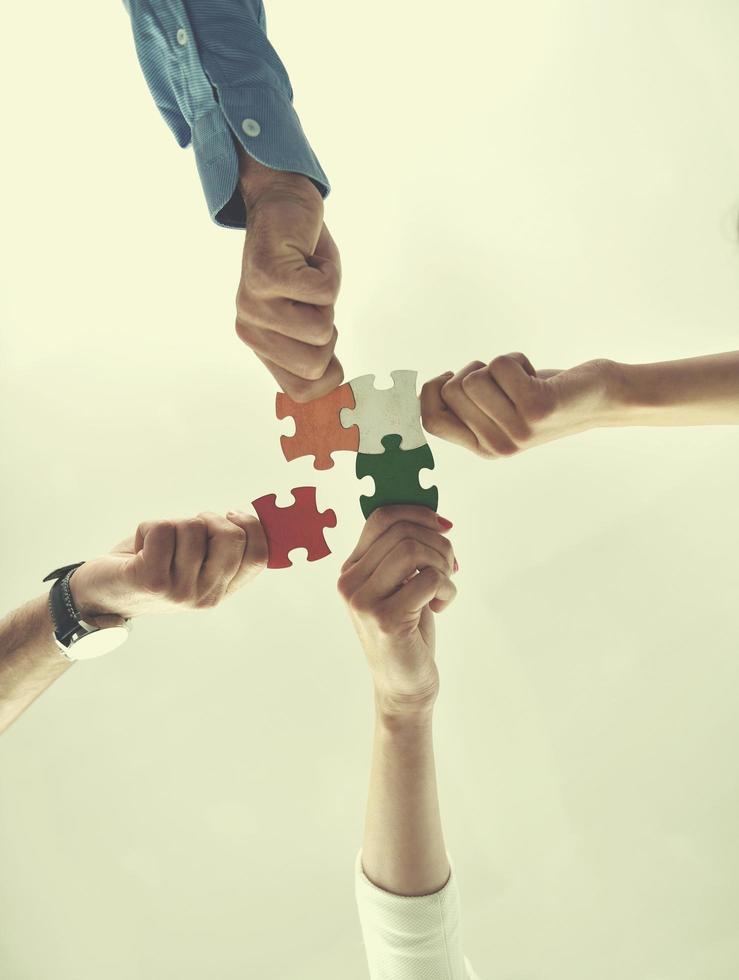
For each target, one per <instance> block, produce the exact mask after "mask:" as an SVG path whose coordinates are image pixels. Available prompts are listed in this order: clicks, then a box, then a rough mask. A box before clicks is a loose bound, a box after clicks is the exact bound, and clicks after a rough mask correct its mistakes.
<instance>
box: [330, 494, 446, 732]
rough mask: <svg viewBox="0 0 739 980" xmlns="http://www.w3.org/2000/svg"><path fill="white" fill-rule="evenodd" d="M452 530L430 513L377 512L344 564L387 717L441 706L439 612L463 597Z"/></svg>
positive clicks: (345, 589)
mask: <svg viewBox="0 0 739 980" xmlns="http://www.w3.org/2000/svg"><path fill="white" fill-rule="evenodd" d="M451 526H452V525H451V523H450V522H449V521H447V520H445V519H444V518H443V517H439V516H438V515H437V514H435V513H434V512H433V511H432V510H429V509H428V508H427V507H409V506H401V505H397V506H392V507H381V508H378V509H377V510H375V511H373V513H372V514H371V515H370V517H369V519H368V520H367V523H366V524H365V526H364V530H363V531H362V534H361V537H360V539H359V542H358V543H357V546H356V548H355V549H354V551H353V552H352V553H351V555H350V556H349V557H348V558H347V560H346V561H345V562H344V564H343V566H342V569H341V577H340V578H339V581H338V589H339V592H340V593H341V595H342V596H343V598H344V600H345V602H346V604H347V605H348V607H349V612H350V614H351V617H352V620H353V622H354V627H355V629H356V631H357V634H358V636H359V639H360V641H361V643H362V646H363V648H364V652H365V654H366V656H367V661H368V663H369V666H370V670H371V671H372V675H373V679H374V684H375V697H376V704H377V708H378V710H380V711H381V712H382V713H383V714H384V715H388V716H395V715H401V716H404V717H405V716H409V715H410V716H417V715H420V714H423V713H425V712H428V711H430V709H431V708H433V705H434V702H435V700H436V697H437V694H438V691H439V673H438V670H437V667H436V663H435V660H434V652H435V650H434V647H435V644H434V613H438V612H441V611H442V610H443V609H445V608H446V607H447V606H448V605H449V603H450V602H452V600H453V599H454V597H455V595H456V593H457V590H456V588H455V586H454V584H453V582H452V580H451V576H452V574H453V573H454V572H455V571H456V570H457V568H458V565H457V562H456V559H455V557H454V550H453V548H452V546H451V543H450V542H449V540H448V539H447V538H446V537H444V534H445V532H446V531H448V530H449V528H450V527H451Z"/></svg>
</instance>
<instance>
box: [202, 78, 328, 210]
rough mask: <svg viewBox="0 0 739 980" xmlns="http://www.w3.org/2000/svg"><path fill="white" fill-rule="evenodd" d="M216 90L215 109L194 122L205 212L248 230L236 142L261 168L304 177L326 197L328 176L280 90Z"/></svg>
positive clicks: (266, 88) (291, 106)
mask: <svg viewBox="0 0 739 980" xmlns="http://www.w3.org/2000/svg"><path fill="white" fill-rule="evenodd" d="M216 91H217V99H218V105H217V106H215V107H214V108H213V109H211V110H209V111H207V112H205V113H203V114H202V115H200V116H199V117H198V118H197V119H196V120H195V121H194V123H193V126H192V144H193V149H194V151H195V159H196V162H197V167H198V173H199V174H200V180H201V182H202V185H203V190H204V191H205V197H206V201H207V203H208V210H209V212H210V216H211V218H212V220H213V221H214V222H215V223H216V224H217V225H220V226H221V227H223V228H242V229H243V228H245V227H246V210H245V208H244V202H243V199H242V197H241V192H240V190H239V186H238V180H239V158H238V153H237V151H236V146H235V145H234V139H237V140H238V141H239V143H240V144H241V145H242V146H243V148H244V150H245V151H246V152H247V153H248V154H249V155H250V156H252V157H254V159H255V160H257V161H258V162H259V163H261V164H263V165H264V166H265V167H270V168H271V169H272V170H283V171H289V172H291V173H298V174H304V175H305V176H306V177H308V178H310V180H312V181H313V183H314V184H315V186H316V187H317V189H318V190H319V192H320V194H321V197H323V198H326V197H327V196H328V195H329V193H330V191H331V185H330V184H329V182H328V178H327V177H326V174H325V173H324V171H323V168H322V167H321V165H320V163H319V162H318V159H317V157H316V155H315V154H314V153H313V150H312V149H311V147H310V144H309V143H308V140H307V139H306V136H305V133H304V132H303V127H302V126H301V125H300V119H299V118H298V114H297V113H296V111H295V109H294V108H293V105H292V103H291V102H290V100H289V99H288V98H287V97H286V96H285V95H283V94H282V92H279V91H278V90H277V89H273V88H268V87H266V86H265V87H254V88H248V89H245V88H237V89H233V88H227V87H224V86H217V87H216Z"/></svg>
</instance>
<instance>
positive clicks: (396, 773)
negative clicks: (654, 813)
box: [362, 708, 451, 895]
mask: <svg viewBox="0 0 739 980" xmlns="http://www.w3.org/2000/svg"><path fill="white" fill-rule="evenodd" d="M362 866H363V868H364V873H365V874H366V875H367V877H368V878H369V879H370V881H372V882H374V884H376V885H377V886H378V887H379V888H383V889H384V890H385V891H389V892H394V893H395V894H396V895H430V894H431V893H432V892H436V891H439V889H441V888H443V887H444V885H445V884H446V883H447V881H448V880H449V875H450V873H451V870H450V867H449V861H448V859H447V855H446V849H445V846H444V836H443V833H442V827H441V814H440V811H439V796H438V792H437V787H436V767H435V764H434V747H433V734H432V719H431V712H430V711H429V712H428V714H427V715H422V716H421V717H420V718H417V719H410V720H407V719H398V718H393V716H387V715H384V714H383V712H382V710H381V708H378V710H377V715H376V719H375V735H374V745H373V756H372V769H371V772H370V784H369V795H368V799H367V810H366V815H365V825H364V843H363V846H362Z"/></svg>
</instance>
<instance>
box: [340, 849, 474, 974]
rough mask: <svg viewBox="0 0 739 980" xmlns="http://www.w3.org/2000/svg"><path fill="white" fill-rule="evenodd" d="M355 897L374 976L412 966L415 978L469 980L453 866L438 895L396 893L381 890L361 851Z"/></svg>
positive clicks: (357, 859)
mask: <svg viewBox="0 0 739 980" xmlns="http://www.w3.org/2000/svg"><path fill="white" fill-rule="evenodd" d="M448 857H449V855H448V854H447V858H448ZM449 866H450V868H451V867H452V862H451V859H449ZM355 895H356V900H357V907H358V910H359V919H360V923H361V926H362V934H363V937H364V945H365V951H366V954H367V962H368V964H369V966H370V973H371V976H372V977H373V978H374V977H386V976H392V975H395V974H394V972H393V971H394V970H395V969H396V968H398V967H399V966H400V964H404V965H406V966H409V965H410V966H412V975H413V976H424V977H428V978H429V980H436V978H437V977H438V978H443V980H447V978H449V980H462V978H465V977H468V976H469V973H468V971H467V965H468V964H467V962H466V960H465V958H464V955H463V953H462V947H461V938H460V931H461V921H460V920H461V912H460V900H459V892H458V889H457V881H456V878H455V876H454V870H453V868H452V873H451V875H450V877H449V880H448V881H447V883H446V884H445V885H444V887H443V888H442V889H440V890H439V891H438V892H434V893H433V894H432V895H420V896H404V895H395V894H393V893H392V892H387V891H385V890H384V889H382V888H378V887H377V885H375V884H373V883H372V882H371V881H370V880H369V878H368V877H367V876H366V875H365V873H364V870H363V868H362V852H361V850H360V851H359V853H358V854H357V858H356V862H355ZM424 970H425V971H426V972H424ZM410 975H411V973H410V972H409V976H410Z"/></svg>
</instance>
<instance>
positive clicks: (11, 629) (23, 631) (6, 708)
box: [0, 595, 72, 732]
mask: <svg viewBox="0 0 739 980" xmlns="http://www.w3.org/2000/svg"><path fill="white" fill-rule="evenodd" d="M53 629H54V628H53V625H52V620H51V612H50V611H49V603H48V596H47V595H42V596H39V597H38V598H37V599H32V600H31V601H30V602H27V603H26V604H25V606H21V608H20V609H16V610H15V611H14V612H11V613H9V614H8V615H7V616H6V617H5V618H4V619H3V620H0V732H4V731H5V729H6V728H8V727H9V726H10V725H11V724H12V723H13V722H14V721H15V719H16V718H17V717H18V716H19V715H20V714H22V713H23V712H24V711H25V710H26V708H27V707H28V706H29V705H30V704H31V703H32V702H33V701H35V700H36V698H37V697H38V696H39V694H41V693H42V692H43V691H45V690H46V688H47V687H49V686H50V685H51V684H53V683H54V681H55V680H56V679H57V678H58V677H61V676H62V674H63V673H65V672H66V671H67V670H68V669H69V668H70V667H71V666H72V663H71V662H70V661H69V660H66V659H65V658H64V657H63V656H62V654H61V652H60V651H59V649H58V647H57V646H56V644H55V643H54V639H53Z"/></svg>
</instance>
